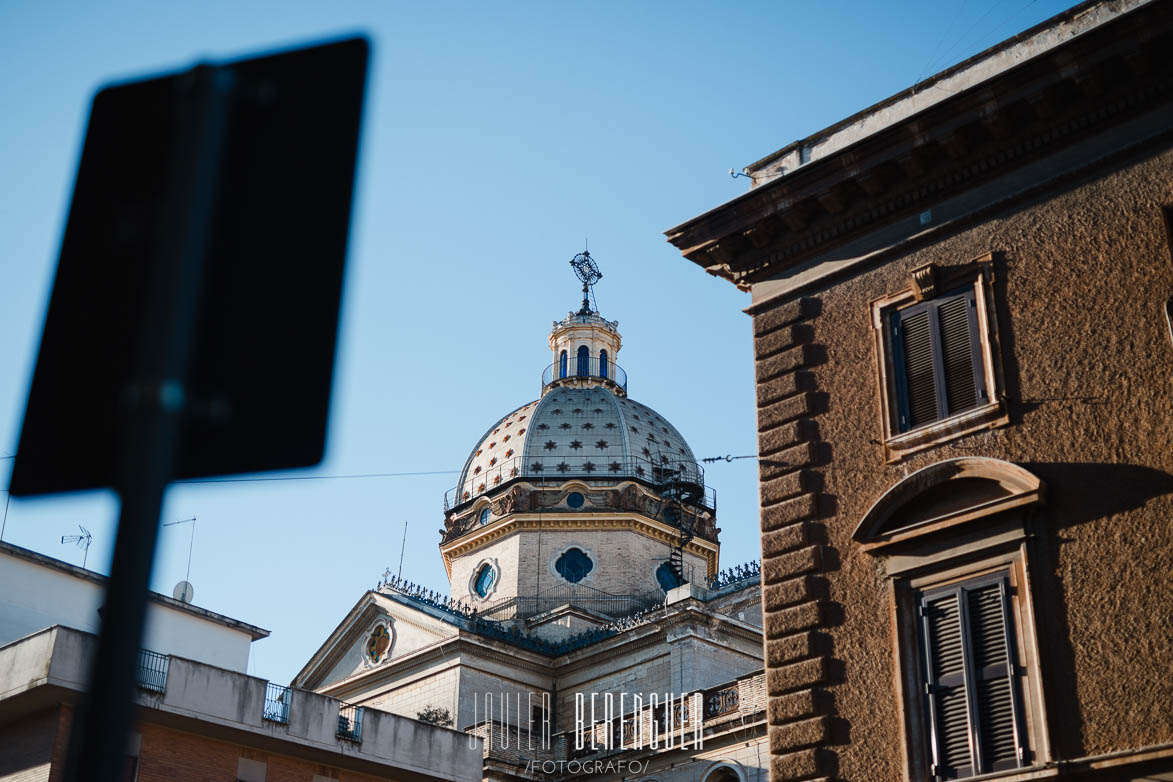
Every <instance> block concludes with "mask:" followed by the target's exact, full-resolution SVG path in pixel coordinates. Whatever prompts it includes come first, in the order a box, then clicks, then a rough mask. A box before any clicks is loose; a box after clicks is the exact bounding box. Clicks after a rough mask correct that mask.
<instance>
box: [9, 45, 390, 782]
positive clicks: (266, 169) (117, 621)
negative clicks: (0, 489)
mask: <svg viewBox="0 0 1173 782" xmlns="http://www.w3.org/2000/svg"><path fill="white" fill-rule="evenodd" d="M367 60H368V44H367V42H366V40H365V39H362V38H353V39H347V40H342V41H337V42H333V43H328V44H324V45H320V46H314V47H310V48H305V49H298V50H292V51H286V52H281V53H277V54H273V55H270V56H265V57H259V58H253V59H247V60H240V61H236V62H230V63H226V64H219V65H199V66H197V67H195V68H193V69H192V70H190V71H187V72H184V73H179V74H171V75H164V76H159V77H155V78H149V79H144V80H141V81H133V82H127V83H123V84H117V85H113V86H110V87H107V88H105V89H103V90H101V91H100V92H99V93H98V94H97V96H96V97H95V98H94V102H93V107H92V110H91V113H90V121H89V127H88V129H87V132H86V141H85V147H84V149H83V152H82V159H81V165H80V167H79V169H78V174H77V180H76V183H75V186H74V193H73V200H72V203H71V206H70V211H69V219H68V222H67V225H66V229H65V236H64V240H63V242H62V247H61V256H60V259H59V261H58V266H57V276H56V279H55V281H54V285H53V293H52V297H51V299H50V302H49V312H48V316H47V318H46V322H45V329H44V332H43V335H42V338H41V347H40V351H39V353H38V356H37V365H36V369H35V372H34V375H33V382H32V387H31V390H30V392H29V400H28V406H27V409H26V412H25V418H24V424H23V427H22V430H21V438H20V444H19V447H18V449H17V456H16V462H15V464H14V466H13V472H12V481H11V487H10V490H11V493H12V494H14V495H17V496H21V495H36V494H48V493H53V492H63V491H77V490H82V489H93V488H103V487H111V488H114V489H115V490H116V491H117V492H118V493H119V495H120V499H121V512H120V517H119V523H118V536H117V540H116V543H115V548H114V560H113V563H112V566H111V573H110V580H109V583H108V586H107V590H106V602H105V605H104V607H103V611H102V631H101V639H100V641H99V649H98V654H97V658H96V660H95V664H94V668H93V673H92V676H91V679H90V687H89V696H88V699H87V701H86V703H85V704H84V706H83V708H82V709H81V711H80V714H79V715H78V716H79V719H77V720H76V721H75V723H74V729H73V734H72V739H71V748H70V760H69V763H68V770H67V774H68V778H69V779H71V780H81V779H87V780H90V779H96V780H115V779H118V778H119V777H120V775H121V774H122V764H123V762H124V754H125V753H124V748H125V746H126V734H127V729H128V726H129V721H130V716H131V700H130V696H131V691H132V687H133V682H134V673H135V668H136V664H137V661H138V656H139V655H138V652H139V644H140V643H141V637H142V629H143V620H144V614H145V606H146V598H147V591H148V583H149V579H150V572H151V564H152V561H153V559H154V551H155V543H156V538H157V535H158V522H159V512H160V509H161V505H162V501H163V493H164V491H165V489H166V487H167V484H168V483H169V482H170V481H172V480H175V479H178V478H192V477H200V476H209V475H222V474H229V473H241V472H253V471H259V470H274V469H287V468H294V467H306V466H311V465H314V464H317V463H318V462H320V461H321V458H322V454H323V452H324V448H325V436H326V416H327V412H328V408H329V398H330V385H331V377H332V374H333V364H334V350H335V343H336V339H337V326H338V314H339V307H340V300H341V293H342V273H343V265H344V260H345V253H346V239H347V234H348V229H349V221H350V207H351V200H352V195H353V189H354V171H355V162H356V156H357V150H358V133H359V124H360V118H361V112H362V102H363V91H364V87H365V80H366V69H367Z"/></svg>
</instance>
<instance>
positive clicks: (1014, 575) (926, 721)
mask: <svg viewBox="0 0 1173 782" xmlns="http://www.w3.org/2000/svg"><path fill="white" fill-rule="evenodd" d="M1009 513H1021V511H1010V512H1009ZM928 551H929V548H925V552H926V557H925V559H924V561H923V562H922V563H920V564H919V565H913V564H912V562H914V561H915V560H914V559H913V560H910V559H909V558H906V557H901V559H902V561H903V562H904V563H905V564H904V565H903V566H902V567H907V568H908V570H907V571H902V572H897V573H891V572H890V575H892V576H893V577H892V578H891V579H890V599H891V608H892V614H893V617H894V619H895V632H894V633H893V654H894V659H895V660H896V671H895V676H896V682H895V686H896V694H897V703H898V708H899V709H900V712H901V715H900V716H901V719H900V729H901V744H902V746H903V747H904V755H905V757H904V760H905V779H907V780H910V782H936V781H937V780H938V779H940V778H939V777H936V776H934V775H933V766H932V764H933V761H934V754H933V749H934V747H933V741H934V736H933V732H934V725H933V722H932V716H931V714H930V707H929V695H928V693H927V692H926V684H927V682H928V680H929V673H928V669H927V665H928V660H927V656H928V655H927V651H926V643H925V638H924V633H923V631H922V622H923V619H922V616H921V613H920V610H919V604H920V601H921V599H923V598H924V596H925V595H932V594H940V593H942V592H944V591H946V590H948V589H956V588H959V587H968V588H972V587H976V586H979V585H981V584H983V583H988V582H989V581H993V580H996V579H998V578H1005V579H1006V583H1007V585H1008V593H1009V605H1008V609H1009V622H1010V625H1011V630H1012V631H1013V635H1012V637H1011V639H1010V645H1011V646H1012V647H1013V650H1012V651H1013V655H1014V657H1013V664H1012V668H1013V670H1014V690H1013V697H1014V699H1015V708H1016V710H1017V715H1016V719H1017V723H1018V729H1019V730H1020V731H1021V734H1020V737H1019V746H1021V747H1023V750H1024V755H1023V757H1022V758H1021V760H1020V761H1019V763H1020V765H1019V767H1018V768H1017V769H1011V770H1002V771H987V772H979V773H976V774H974V775H972V776H969V777H961V779H982V778H984V777H991V776H996V777H998V778H999V779H1007V780H1009V779H1017V778H1019V775H1022V776H1021V778H1024V779H1025V778H1029V776H1030V775H1031V774H1033V773H1034V772H1037V770H1038V768H1039V767H1040V766H1042V765H1044V764H1046V763H1047V762H1048V761H1049V760H1050V758H1051V753H1050V742H1049V734H1048V732H1047V726H1046V718H1045V711H1044V708H1043V692H1042V676H1041V672H1040V665H1039V647H1038V641H1037V630H1036V627H1037V625H1036V622H1035V613H1034V607H1033V602H1032V599H1031V589H1030V581H1029V572H1030V568H1029V565H1028V553H1027V542H1026V537H1025V533H1024V534H1023V536H1021V537H1020V539H1019V540H1016V541H1011V542H1010V543H1008V544H1006V543H1003V544H1002V545H999V546H995V547H993V548H991V549H988V550H986V551H983V552H981V554H980V555H979V556H978V557H977V558H976V559H970V560H969V561H958V559H957V558H956V551H950V552H948V553H944V552H942V554H943V556H944V558H941V556H933V555H927V552H928ZM967 705H968V706H969V707H970V708H972V704H971V703H970V702H969V701H968V699H967Z"/></svg>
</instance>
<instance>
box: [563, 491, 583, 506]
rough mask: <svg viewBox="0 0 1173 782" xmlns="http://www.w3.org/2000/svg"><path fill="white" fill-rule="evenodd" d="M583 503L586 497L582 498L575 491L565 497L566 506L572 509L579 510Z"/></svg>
mask: <svg viewBox="0 0 1173 782" xmlns="http://www.w3.org/2000/svg"><path fill="white" fill-rule="evenodd" d="M584 502H586V497H583V496H582V495H581V494H579V493H578V492H576V491H572V492H570V494H568V495H566V504H567V505H569V506H570V507H572V508H581V507H582V504H583V503H584Z"/></svg>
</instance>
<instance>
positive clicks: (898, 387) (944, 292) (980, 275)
mask: <svg viewBox="0 0 1173 782" xmlns="http://www.w3.org/2000/svg"><path fill="white" fill-rule="evenodd" d="M993 261H994V254H993V253H987V254H986V255H983V256H981V257H979V258H976V259H974V260H973V261H970V262H969V263H965V264H961V265H957V266H942V267H937V266H935V265H929V266H923V267H920V268H918V269H916V270H914V271H913V274H912V275H911V280H910V284H909V286H908V287H907V288H905V289H903V290H900V291H898V292H896V293H893V294H889V295H887V296H883V297H880V298H878V299H873V300H872V301H871V303H870V306H871V319H872V331H873V337H874V341H875V355H876V357H877V360H876V368H877V373H876V381H877V387H878V398H879V404H880V422H881V434H882V437H881V442H882V443H883V445H884V461H885V462H888V463H893V462H899V461H902V460H903V459H905V458H906V457H908V456H910V455H912V454H914V453H918V452H920V451H924V450H926V449H928V448H932V447H935V446H937V445H940V444H942V443H945V442H949V441H950V440H954V439H957V438H959V437H963V436H965V435H968V434H972V433H974V432H978V431H982V430H986V429H994V428H998V427H1001V426H1006V425H1008V424H1009V423H1010V418H1009V414H1008V410H1007V405H1006V400H1005V391H1004V389H1005V383H1004V380H1003V376H1002V362H1001V347H1000V343H999V340H998V324H997V317H996V314H995V311H994V305H993V302H994V298H993V285H994V270H993ZM957 295H966V296H970V295H972V298H973V308H972V312H971V320H970V324H971V328H974V327H976V331H977V333H976V335H975V337H976V339H975V340H974V343H973V344H974V345H975V347H976V348H977V353H978V355H976V356H974V364H975V367H974V370H975V381H977V380H980V384H979V387H980V388H982V389H984V391H985V401H984V403H980V404H978V405H977V406H976V407H970V408H967V409H965V410H961V411H958V412H956V413H949V414H947V415H945V417H943V418H938V419H936V420H934V421H931V422H928V423H925V424H922V425H920V426H916V427H911V428H908V429H907V430H902V429H901V423H900V415H901V406H902V404H903V402H902V384H903V382H904V381H903V378H902V376H903V374H904V373H903V372H902V371H901V366H900V365H898V360H900V357H901V356H902V352H903V351H902V349H901V346H900V345H897V344H895V343H894V340H893V337H892V328H891V323H892V321H893V318H894V317H896V316H897V315H898V314H899V313H907V312H909V311H910V310H914V309H917V310H919V309H922V308H923V309H929V310H930V311H932V310H934V309H935V308H936V307H938V306H939V305H940V304H942V303H944V302H945V301H947V300H948V299H949V298H952V297H954V296H957ZM938 342H939V341H938ZM937 357H939V354H935V358H934V371H935V373H936V382H937V394H938V412H940V411H941V402H940V400H941V399H942V398H943V396H944V394H945V393H946V392H945V389H944V384H943V379H942V370H941V362H940V361H938V360H937ZM979 370H980V371H979ZM905 398H906V397H905Z"/></svg>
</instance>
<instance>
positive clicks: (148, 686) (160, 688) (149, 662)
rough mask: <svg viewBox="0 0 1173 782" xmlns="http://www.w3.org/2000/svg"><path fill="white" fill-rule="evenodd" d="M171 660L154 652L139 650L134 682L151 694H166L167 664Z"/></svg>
mask: <svg viewBox="0 0 1173 782" xmlns="http://www.w3.org/2000/svg"><path fill="white" fill-rule="evenodd" d="M170 660H171V658H170V657H169V656H167V655H165V654H159V653H158V652H152V651H150V650H149V649H139V652H138V665H137V666H136V668H135V672H134V681H135V684H137V685H138V686H139V687H140V688H142V689H144V690H150V691H151V692H165V691H166V690H167V664H168V662H169V661H170Z"/></svg>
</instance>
